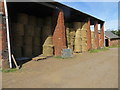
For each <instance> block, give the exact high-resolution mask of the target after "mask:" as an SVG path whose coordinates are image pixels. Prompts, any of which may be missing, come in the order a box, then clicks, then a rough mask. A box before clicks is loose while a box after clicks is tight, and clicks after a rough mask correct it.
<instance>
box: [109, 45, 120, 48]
mask: <svg viewBox="0 0 120 90" xmlns="http://www.w3.org/2000/svg"><path fill="white" fill-rule="evenodd" d="M109 48H120V45H117V46H109Z"/></svg>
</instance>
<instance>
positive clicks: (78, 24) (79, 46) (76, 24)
mask: <svg viewBox="0 0 120 90" xmlns="http://www.w3.org/2000/svg"><path fill="white" fill-rule="evenodd" d="M81 26H82V24H81V22H74V30H76V34H75V48H74V52H76V53H80V52H82V43H81V42H82V39H81Z"/></svg>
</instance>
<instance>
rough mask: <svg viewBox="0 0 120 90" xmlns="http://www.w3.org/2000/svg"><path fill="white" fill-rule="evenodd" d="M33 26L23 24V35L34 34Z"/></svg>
mask: <svg viewBox="0 0 120 90" xmlns="http://www.w3.org/2000/svg"><path fill="white" fill-rule="evenodd" d="M34 31H35V27H34V26H32V25H25V27H24V32H25V36H34Z"/></svg>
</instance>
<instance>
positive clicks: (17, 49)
mask: <svg viewBox="0 0 120 90" xmlns="http://www.w3.org/2000/svg"><path fill="white" fill-rule="evenodd" d="M12 51H13V52H12V53H13V55H14V56H15V58H19V57H22V47H16V46H15V47H13V50H12Z"/></svg>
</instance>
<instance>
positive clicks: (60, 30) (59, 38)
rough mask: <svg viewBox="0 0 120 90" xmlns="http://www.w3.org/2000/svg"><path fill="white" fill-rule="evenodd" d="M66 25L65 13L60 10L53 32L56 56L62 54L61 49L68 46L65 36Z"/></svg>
mask: <svg viewBox="0 0 120 90" xmlns="http://www.w3.org/2000/svg"><path fill="white" fill-rule="evenodd" d="M65 35H66V34H65V26H64V13H63V12H62V11H59V12H58V17H57V24H56V27H55V31H54V34H53V45H54V50H55V52H54V54H55V56H61V50H62V49H64V48H66V37H65Z"/></svg>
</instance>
